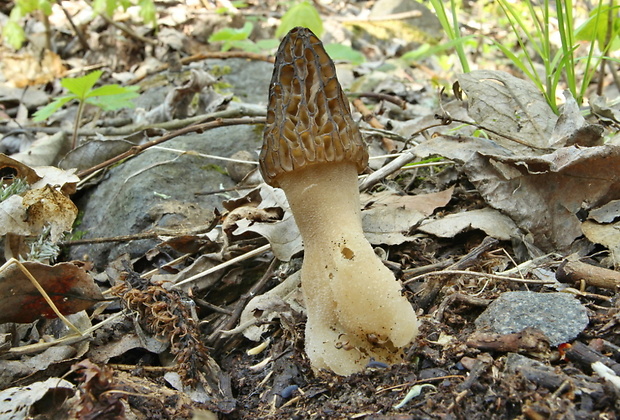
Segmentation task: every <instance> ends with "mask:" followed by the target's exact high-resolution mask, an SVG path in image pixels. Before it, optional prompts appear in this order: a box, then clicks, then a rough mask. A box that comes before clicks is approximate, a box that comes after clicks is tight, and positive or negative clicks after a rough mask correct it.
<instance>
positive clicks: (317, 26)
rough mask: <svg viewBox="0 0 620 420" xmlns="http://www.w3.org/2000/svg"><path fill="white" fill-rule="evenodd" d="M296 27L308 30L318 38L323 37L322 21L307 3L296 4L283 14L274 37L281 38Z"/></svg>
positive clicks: (310, 4)
mask: <svg viewBox="0 0 620 420" xmlns="http://www.w3.org/2000/svg"><path fill="white" fill-rule="evenodd" d="M296 26H303V27H306V28H308V29H310V30H311V31H312V32H314V34H315V35H316V36H318V37H319V38H320V37H321V36H322V35H323V20H322V19H321V16H320V15H319V12H317V10H316V9H315V8H314V6H313V5H312V3H309V2H307V1H303V2H301V3H298V4H296V5H295V6H293V7H291V8H290V9H288V10H287V12H286V13H284V15H283V16H282V20H281V22H280V26H278V29H277V30H276V36H277V37H278V38H281V37H283V36H284V35H286V34H287V33H288V31H290V30H291V29H293V28H295V27H296Z"/></svg>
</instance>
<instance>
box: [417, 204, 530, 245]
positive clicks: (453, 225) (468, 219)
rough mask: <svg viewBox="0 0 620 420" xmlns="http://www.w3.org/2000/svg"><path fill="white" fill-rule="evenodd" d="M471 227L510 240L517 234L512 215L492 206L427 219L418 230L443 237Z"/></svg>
mask: <svg viewBox="0 0 620 420" xmlns="http://www.w3.org/2000/svg"><path fill="white" fill-rule="evenodd" d="M469 229H480V230H482V231H484V232H485V233H486V234H487V235H489V236H491V237H493V238H497V239H500V240H502V241H508V240H510V239H511V238H512V237H513V236H517V235H516V233H517V230H518V228H517V225H515V224H514V222H513V221H512V220H511V219H510V217H508V216H505V215H503V214H502V213H500V212H499V211H497V210H495V209H491V208H486V209H480V210H471V211H465V212H461V213H455V214H449V215H447V216H444V217H442V218H439V219H435V220H425V221H424V222H422V224H421V225H420V227H419V228H418V230H421V231H422V232H426V233H430V234H432V235H435V236H439V237H441V238H453V237H454V236H456V235H457V234H459V233H461V232H464V231H466V230H469Z"/></svg>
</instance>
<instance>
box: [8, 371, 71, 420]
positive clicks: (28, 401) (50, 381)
mask: <svg viewBox="0 0 620 420" xmlns="http://www.w3.org/2000/svg"><path fill="white" fill-rule="evenodd" d="M74 392H75V386H74V385H73V384H72V383H71V382H69V381H67V380H65V379H62V378H56V377H50V378H47V379H46V380H45V381H42V382H35V383H32V384H30V385H28V386H21V387H14V388H7V389H5V390H3V391H0V401H2V411H1V413H0V414H1V415H2V418H5V419H11V420H22V419H23V420H26V419H30V418H33V415H34V412H36V415H37V417H39V416H40V417H48V418H52V417H56V418H59V417H60V418H62V417H63V416H64V415H67V414H68V413H67V412H68V411H69V410H68V407H65V408H64V410H63V409H61V406H62V405H63V404H64V402H65V401H66V399H67V398H69V397H70V396H72V395H73V394H74ZM43 399H46V400H47V401H48V402H47V404H43V405H41V404H39V405H38V407H37V409H33V408H34V407H33V406H35V405H37V403H38V402H40V401H41V400H43ZM42 408H43V410H41V409H42ZM45 408H47V410H45ZM41 411H44V412H41ZM63 411H64V413H63Z"/></svg>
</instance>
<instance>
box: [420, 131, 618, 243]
mask: <svg viewBox="0 0 620 420" xmlns="http://www.w3.org/2000/svg"><path fill="white" fill-rule="evenodd" d="M498 152H499V153H498ZM416 153H417V154H418V155H420V156H429V155H434V154H439V155H442V156H445V157H447V158H450V159H454V160H457V161H460V162H463V163H464V166H463V169H464V171H465V173H466V174H467V176H468V178H469V180H470V181H471V182H472V183H473V184H474V185H475V186H476V188H477V189H478V191H480V193H481V194H482V196H483V197H484V199H485V201H486V202H487V203H488V204H489V205H491V206H492V207H494V208H496V209H498V210H500V211H502V212H503V213H504V214H506V215H508V216H510V217H511V218H512V220H514V222H515V223H516V224H517V226H519V228H521V229H523V230H524V231H525V232H526V233H531V234H532V235H533V237H534V239H535V244H536V245H537V246H538V247H539V248H541V249H542V250H543V251H545V252H551V251H556V252H557V251H564V250H566V249H567V248H568V247H569V246H570V245H571V243H572V242H573V241H574V240H575V239H576V238H577V237H579V236H581V235H582V232H581V222H580V221H579V219H578V217H577V213H578V212H579V211H580V210H589V209H591V208H595V207H599V206H601V205H603V204H605V203H607V202H609V201H611V200H614V199H618V198H620V172H618V170H617V168H618V167H619V166H618V165H620V147H618V146H614V145H604V146H594V147H588V148H580V147H577V146H570V147H563V148H560V149H558V150H556V151H554V152H552V153H548V154H545V155H542V156H532V155H515V154H513V153H512V152H511V151H510V150H508V149H506V148H503V147H501V146H499V145H498V144H495V143H494V142H492V141H489V140H485V139H479V138H473V137H465V138H458V139H457V138H452V137H447V136H445V137H437V138H434V139H431V140H429V141H427V142H425V143H422V144H421V145H420V146H417V147H416Z"/></svg>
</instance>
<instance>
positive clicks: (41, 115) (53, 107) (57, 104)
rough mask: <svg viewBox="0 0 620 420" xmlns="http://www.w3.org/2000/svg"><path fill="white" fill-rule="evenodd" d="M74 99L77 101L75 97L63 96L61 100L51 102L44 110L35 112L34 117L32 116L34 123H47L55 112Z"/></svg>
mask: <svg viewBox="0 0 620 420" xmlns="http://www.w3.org/2000/svg"><path fill="white" fill-rule="evenodd" d="M73 99H77V98H76V97H75V95H69V96H61V97H60V98H56V99H54V100H53V101H52V102H50V103H49V104H47V105H45V106H44V107H43V108H41V109H39V110H38V111H37V112H35V113H34V115H33V116H32V121H34V122H41V121H45V120H46V119H48V118H49V117H50V116H51V115H52V114H53V113H54V112H56V111H58V110H59V109H60V108H62V106H63V105H64V104H66V103H67V102H69V101H71V100H73Z"/></svg>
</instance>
